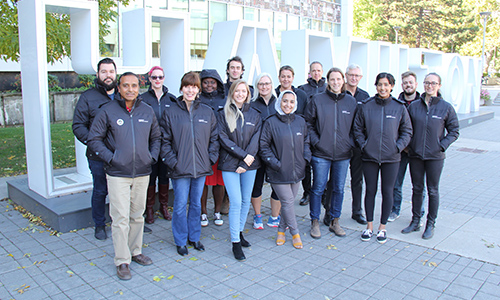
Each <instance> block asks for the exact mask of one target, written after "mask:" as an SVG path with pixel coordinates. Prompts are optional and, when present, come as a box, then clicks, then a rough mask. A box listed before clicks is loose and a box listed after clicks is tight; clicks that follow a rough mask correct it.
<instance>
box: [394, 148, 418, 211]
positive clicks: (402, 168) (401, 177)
mask: <svg viewBox="0 0 500 300" xmlns="http://www.w3.org/2000/svg"><path fill="white" fill-rule="evenodd" d="M409 162H410V158H409V157H408V154H407V153H406V152H404V151H403V152H401V162H400V163H399V170H398V176H397V177H396V183H395V184H394V204H393V205H392V212H393V213H396V214H397V215H399V214H400V212H401V203H402V202H403V183H404V181H405V176H406V169H407V167H408V164H409ZM423 197H424V199H425V194H423ZM422 202H423V201H422ZM423 215H425V207H424V205H423V203H422V216H423Z"/></svg>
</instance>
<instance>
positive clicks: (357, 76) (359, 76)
mask: <svg viewBox="0 0 500 300" xmlns="http://www.w3.org/2000/svg"><path fill="white" fill-rule="evenodd" d="M346 75H347V76H349V77H354V78H361V77H363V75H357V74H349V73H347V74H346Z"/></svg>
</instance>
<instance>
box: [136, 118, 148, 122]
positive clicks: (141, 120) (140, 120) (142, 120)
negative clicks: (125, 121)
mask: <svg viewBox="0 0 500 300" xmlns="http://www.w3.org/2000/svg"><path fill="white" fill-rule="evenodd" d="M137 121H138V122H139V123H149V121H148V120H144V119H139V120H137Z"/></svg>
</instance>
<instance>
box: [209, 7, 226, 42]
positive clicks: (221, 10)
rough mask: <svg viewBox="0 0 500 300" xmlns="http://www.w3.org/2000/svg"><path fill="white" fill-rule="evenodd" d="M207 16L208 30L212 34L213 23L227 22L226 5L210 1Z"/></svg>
mask: <svg viewBox="0 0 500 300" xmlns="http://www.w3.org/2000/svg"><path fill="white" fill-rule="evenodd" d="M209 16H210V18H209V30H210V34H212V30H213V28H214V24H215V23H217V22H224V21H227V4H225V3H219V2H213V1H211V2H210V13H209Z"/></svg>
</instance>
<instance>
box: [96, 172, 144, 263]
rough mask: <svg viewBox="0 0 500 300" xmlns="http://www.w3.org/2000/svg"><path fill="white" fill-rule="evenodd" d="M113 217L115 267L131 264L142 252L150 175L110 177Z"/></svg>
mask: <svg viewBox="0 0 500 300" xmlns="http://www.w3.org/2000/svg"><path fill="white" fill-rule="evenodd" d="M106 178H107V180H108V195H109V214H110V216H111V219H112V221H113V222H112V225H111V228H112V231H111V232H112V236H113V247H114V248H115V259H114V260H115V265H116V266H119V265H121V264H124V263H125V264H130V261H131V258H132V256H135V255H138V254H141V253H142V235H143V230H144V217H143V216H142V214H143V213H144V209H145V206H146V191H147V188H148V184H149V176H142V177H136V178H127V177H115V176H109V175H106Z"/></svg>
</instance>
